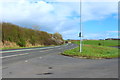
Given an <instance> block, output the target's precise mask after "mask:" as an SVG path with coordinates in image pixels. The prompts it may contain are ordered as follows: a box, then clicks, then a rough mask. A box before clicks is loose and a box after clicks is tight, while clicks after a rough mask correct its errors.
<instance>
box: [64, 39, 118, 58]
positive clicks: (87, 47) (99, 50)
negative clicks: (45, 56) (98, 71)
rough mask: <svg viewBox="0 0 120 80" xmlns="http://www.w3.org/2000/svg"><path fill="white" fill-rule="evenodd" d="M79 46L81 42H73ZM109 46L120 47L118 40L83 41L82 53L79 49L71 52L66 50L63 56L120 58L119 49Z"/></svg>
mask: <svg viewBox="0 0 120 80" xmlns="http://www.w3.org/2000/svg"><path fill="white" fill-rule="evenodd" d="M73 43H75V44H78V45H79V41H73ZM109 46H118V41H117V40H86V41H83V50H82V53H80V52H79V47H77V48H75V49H71V50H66V51H64V53H62V54H63V55H66V56H72V57H79V58H87V59H102V58H105V59H109V58H117V57H118V49H117V48H112V47H109Z"/></svg>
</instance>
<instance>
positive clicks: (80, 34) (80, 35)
mask: <svg viewBox="0 0 120 80" xmlns="http://www.w3.org/2000/svg"><path fill="white" fill-rule="evenodd" d="M79 37H80V53H81V52H82V0H80V33H79Z"/></svg>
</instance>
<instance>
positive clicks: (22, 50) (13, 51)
mask: <svg viewBox="0 0 120 80" xmlns="http://www.w3.org/2000/svg"><path fill="white" fill-rule="evenodd" d="M49 48H54V47H46V48H37V49H22V50H11V51H0V53H8V52H18V51H28V50H38V49H49Z"/></svg>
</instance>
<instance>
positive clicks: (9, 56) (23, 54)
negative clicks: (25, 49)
mask: <svg viewBox="0 0 120 80" xmlns="http://www.w3.org/2000/svg"><path fill="white" fill-rule="evenodd" d="M27 54H29V53H24V54H16V55H10V56H5V57H0V58H8V57H15V56H21V55H27Z"/></svg>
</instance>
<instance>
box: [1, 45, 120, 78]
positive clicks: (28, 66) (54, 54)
mask: <svg viewBox="0 0 120 80" xmlns="http://www.w3.org/2000/svg"><path fill="white" fill-rule="evenodd" d="M75 47H77V45H76V44H66V45H61V46H54V47H43V48H30V49H18V50H7V51H3V52H2V53H0V54H2V57H0V58H1V59H2V77H3V78H118V59H102V60H91V59H79V58H72V57H68V56H63V55H61V54H60V53H62V52H63V51H64V50H67V49H72V48H75Z"/></svg>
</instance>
